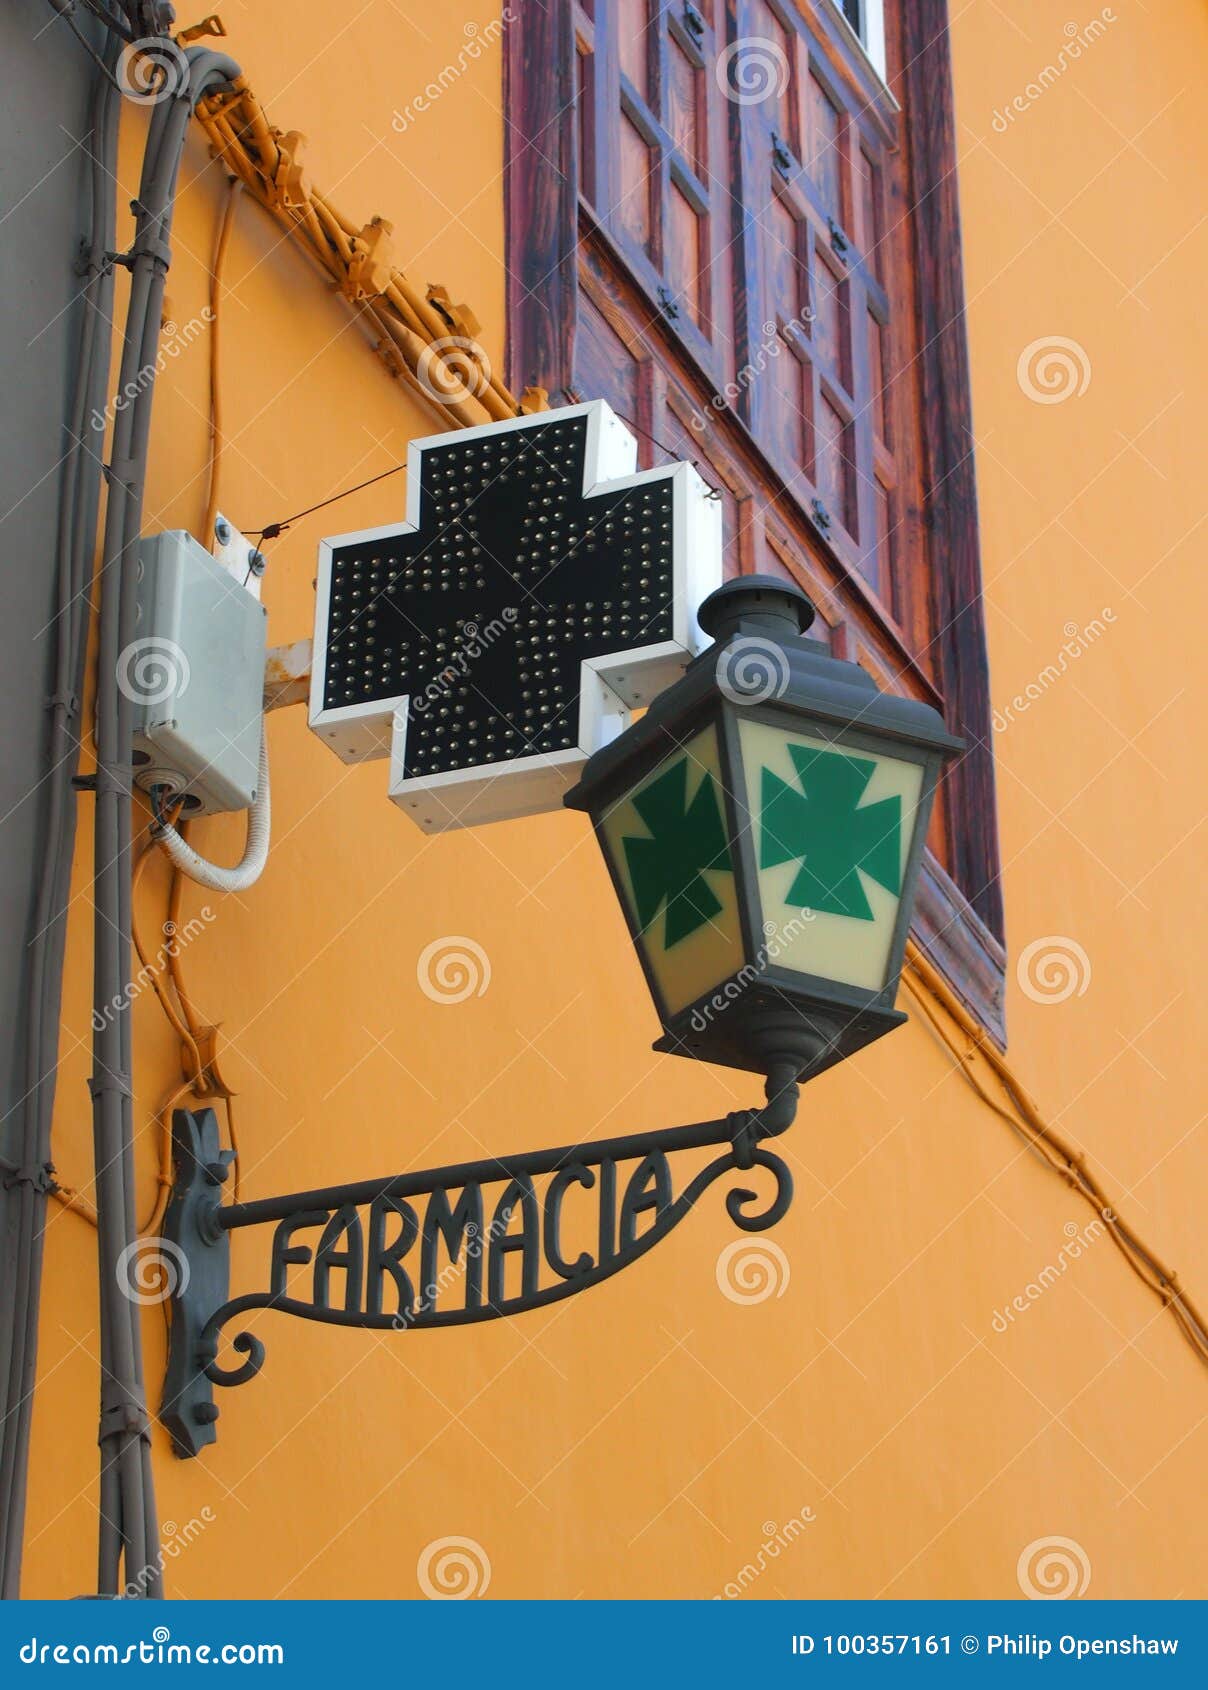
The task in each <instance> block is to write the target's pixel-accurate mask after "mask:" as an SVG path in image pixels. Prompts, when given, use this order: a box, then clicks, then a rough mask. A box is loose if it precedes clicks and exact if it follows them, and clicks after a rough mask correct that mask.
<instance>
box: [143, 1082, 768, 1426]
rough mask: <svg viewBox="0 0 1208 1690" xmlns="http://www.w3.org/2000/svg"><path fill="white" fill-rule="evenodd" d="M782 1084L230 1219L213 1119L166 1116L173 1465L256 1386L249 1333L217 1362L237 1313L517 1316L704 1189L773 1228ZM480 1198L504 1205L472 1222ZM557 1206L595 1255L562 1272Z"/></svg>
mask: <svg viewBox="0 0 1208 1690" xmlns="http://www.w3.org/2000/svg"><path fill="white" fill-rule="evenodd" d="M797 1072H798V1065H797V1064H795V1063H793V1062H792V1061H791V1060H785V1061H783V1062H775V1063H770V1064H769V1073H768V1079H767V1085H766V1094H767V1101H766V1103H765V1104H764V1105H763V1106H762V1107H761V1108H757V1109H742V1110H737V1111H735V1112H733V1113H732V1114H729V1115H725V1116H721V1117H719V1118H718V1119H716V1120H712V1121H700V1122H694V1123H692V1124H690V1125H686V1126H677V1127H667V1128H664V1129H662V1130H661V1131H657V1132H653V1133H635V1134H630V1135H627V1136H623V1137H617V1138H607V1139H597V1140H594V1141H592V1142H590V1143H578V1144H565V1145H561V1146H559V1147H557V1148H555V1149H548V1150H536V1151H526V1152H523V1153H521V1154H519V1155H513V1156H502V1157H487V1158H483V1159H481V1160H479V1161H475V1162H461V1163H455V1164H452V1165H450V1166H448V1167H443V1168H431V1169H426V1170H423V1171H420V1172H414V1173H400V1174H392V1175H387V1176H386V1177H384V1178H381V1179H372V1180H358V1181H353V1182H351V1183H346V1184H343V1185H334V1186H326V1187H323V1188H319V1189H315V1190H310V1191H297V1192H289V1193H286V1194H284V1195H281V1196H277V1197H264V1198H257V1199H255V1200H253V1201H251V1202H246V1203H223V1201H222V1187H223V1185H224V1183H225V1181H226V1179H227V1177H228V1173H229V1164H230V1161H231V1160H232V1157H231V1152H230V1151H224V1150H222V1149H220V1147H219V1138H218V1122H217V1117H216V1116H215V1114H214V1112H213V1110H211V1109H201V1110H197V1111H192V1110H187V1109H178V1110H177V1111H175V1113H174V1115H173V1154H174V1162H175V1170H176V1178H175V1182H174V1185H173V1188H172V1196H171V1200H170V1202H169V1205H168V1210H167V1214H166V1216H165V1222H164V1237H163V1239H162V1240H161V1254H162V1260H163V1263H164V1267H165V1272H166V1277H167V1284H168V1293H169V1301H170V1315H171V1329H170V1342H169V1355H168V1369H167V1375H166V1378H165V1385H164V1397H163V1402H162V1405H161V1409H160V1418H161V1420H162V1421H163V1423H164V1424H165V1425H166V1427H167V1428H168V1431H169V1433H170V1434H171V1437H172V1442H173V1446H174V1448H175V1450H176V1453H177V1454H178V1455H181V1456H192V1455H197V1454H199V1453H200V1451H201V1450H202V1449H203V1448H204V1447H205V1445H206V1444H209V1443H212V1442H213V1441H214V1439H215V1437H216V1435H217V1434H216V1431H215V1425H214V1423H215V1421H216V1420H217V1418H218V1412H219V1411H218V1406H217V1404H216V1403H215V1401H214V1397H213V1387H214V1386H227V1387H229V1386H234V1385H241V1384H244V1383H246V1382H247V1381H248V1380H249V1379H252V1378H254V1377H255V1376H256V1374H257V1373H259V1371H260V1369H261V1367H262V1365H263V1362H264V1356H265V1350H264V1344H263V1342H262V1341H261V1339H260V1338H259V1337H257V1336H256V1335H255V1334H253V1333H252V1332H250V1331H247V1330H242V1329H241V1330H238V1331H236V1332H235V1333H234V1335H233V1337H231V1338H230V1339H229V1343H230V1346H231V1347H232V1348H233V1349H234V1350H235V1351H236V1352H237V1353H238V1354H239V1355H241V1356H242V1357H243V1360H242V1361H241V1362H239V1363H237V1364H234V1365H232V1364H230V1363H224V1362H222V1361H220V1360H219V1353H220V1349H221V1348H222V1347H223V1345H224V1343H225V1341H226V1339H225V1335H224V1328H225V1327H226V1325H227V1323H228V1322H230V1321H233V1320H235V1319H236V1318H238V1317H241V1316H243V1315H245V1314H248V1313H250V1312H251V1311H253V1310H257V1309H272V1310H275V1311H276V1312H279V1313H284V1314H293V1315H297V1316H299V1317H300V1318H302V1319H305V1320H314V1321H320V1322H323V1323H325V1324H329V1325H337V1326H353V1327H359V1328H362V1329H365V1330H371V1331H375V1330H376V1331H383V1330H384V1331H396V1332H407V1331H410V1330H411V1329H412V1328H415V1329H421V1328H424V1327H437V1326H454V1325H467V1324H471V1323H474V1322H477V1321H482V1320H498V1319H502V1318H504V1317H505V1316H508V1315H513V1314H522V1313H524V1312H526V1311H528V1310H531V1309H537V1308H543V1307H545V1306H546V1305H547V1304H551V1303H555V1302H559V1301H561V1300H563V1299H564V1298H566V1297H568V1296H573V1295H575V1294H576V1293H577V1292H579V1291H582V1290H586V1289H587V1287H588V1286H591V1285H596V1284H599V1283H600V1282H601V1281H602V1280H605V1279H610V1278H612V1277H613V1276H615V1275H616V1274H617V1273H619V1272H620V1271H621V1270H622V1269H623V1268H625V1267H627V1266H629V1265H630V1264H631V1263H632V1262H634V1261H636V1260H637V1259H638V1258H639V1257H641V1256H644V1255H646V1254H647V1253H648V1251H650V1250H651V1249H652V1248H653V1247H654V1245H655V1244H657V1243H658V1242H660V1240H661V1239H663V1238H665V1237H666V1236H667V1234H668V1233H669V1232H670V1231H672V1229H673V1228H674V1227H675V1226H677V1225H678V1224H679V1222H680V1221H681V1220H682V1219H683V1217H684V1216H685V1215H686V1214H687V1213H688V1211H689V1210H690V1209H691V1208H693V1207H694V1205H695V1204H696V1203H697V1202H698V1201H699V1199H700V1198H701V1197H702V1196H703V1194H704V1192H705V1191H706V1190H707V1189H708V1188H709V1186H711V1185H712V1184H713V1183H714V1181H715V1180H717V1179H719V1178H721V1177H723V1176H724V1175H727V1174H733V1173H742V1172H745V1171H747V1170H750V1169H753V1168H756V1167H758V1168H762V1169H763V1170H764V1171H765V1173H768V1174H770V1175H771V1176H772V1179H773V1181H774V1185H775V1190H774V1193H773V1195H772V1198H771V1200H770V1201H766V1200H765V1201H762V1203H761V1199H760V1197H759V1194H758V1193H757V1192H756V1191H754V1190H752V1189H750V1188H749V1187H747V1186H746V1185H738V1186H736V1187H734V1188H733V1189H731V1190H730V1191H729V1192H728V1193H727V1196H726V1209H727V1212H728V1214H729V1216H730V1218H731V1220H732V1221H733V1222H734V1223H735V1225H736V1226H738V1227H740V1228H741V1229H742V1230H744V1231H761V1230H763V1229H764V1228H767V1227H770V1226H773V1225H775V1224H776V1222H777V1221H779V1220H781V1219H782V1218H783V1216H784V1214H785V1213H786V1212H787V1210H788V1207H789V1204H790V1202H791V1201H792V1192H793V1185H792V1176H791V1174H790V1172H789V1169H788V1167H787V1166H786V1164H785V1163H784V1162H783V1161H782V1160H781V1158H780V1157H779V1156H776V1155H774V1154H772V1152H771V1151H769V1150H768V1149H767V1148H766V1141H767V1140H769V1139H772V1138H775V1137H778V1136H779V1135H780V1134H781V1133H783V1132H785V1131H787V1130H788V1128H789V1127H790V1126H791V1125H792V1122H793V1119H794V1116H795V1114H796V1108H797V1095H798V1089H797ZM710 1148H715V1149H716V1150H717V1151H718V1154H717V1155H716V1156H714V1157H713V1158H712V1159H710V1160H709V1161H707V1162H706V1163H705V1165H704V1166H698V1167H696V1169H695V1171H692V1172H690V1173H688V1174H687V1175H686V1177H685V1178H684V1179H683V1180H682V1181H680V1182H679V1183H678V1188H677V1179H676V1174H675V1172H674V1171H673V1168H672V1164H671V1161H670V1158H672V1157H674V1156H676V1155H678V1154H679V1153H681V1152H691V1151H699V1150H706V1149H710ZM538 1182H542V1185H541V1189H540V1190H539V1189H538ZM492 1186H502V1187H503V1191H502V1194H501V1195H500V1196H499V1197H498V1199H497V1200H496V1201H495V1202H494V1203H493V1205H488V1203H487V1202H486V1200H485V1198H484V1189H485V1188H489V1187H492ZM572 1193H575V1194H576V1196H575V1201H576V1205H577V1207H578V1209H579V1216H580V1223H582V1220H583V1218H584V1217H583V1205H584V1193H586V1194H587V1197H586V1201H587V1202H588V1203H590V1204H591V1205H593V1206H594V1211H595V1214H594V1222H595V1224H594V1226H592V1227H591V1237H592V1240H593V1247H592V1248H590V1249H588V1248H583V1249H581V1250H580V1251H579V1253H578V1254H577V1255H575V1256H573V1257H572V1258H570V1259H568V1257H567V1255H566V1254H564V1250H563V1236H562V1234H563V1213H562V1212H563V1206H564V1204H565V1203H566V1201H567V1199H568V1197H569V1196H570V1195H571V1194H572ZM488 1210H489V1212H488ZM362 1211H365V1213H364V1215H363V1214H362ZM259 1226H271V1227H273V1229H274V1231H273V1235H272V1243H271V1247H270V1251H269V1262H268V1268H267V1272H266V1273H265V1274H264V1276H263V1279H262V1283H261V1288H259V1289H256V1290H252V1291H248V1292H245V1293H243V1294H241V1295H238V1296H235V1297H232V1296H231V1295H230V1237H231V1234H232V1233H234V1232H242V1231H244V1230H245V1229H250V1228H255V1227H259ZM578 1230H579V1232H580V1233H581V1234H582V1233H583V1227H582V1224H580V1226H579V1228H578ZM308 1233H309V1238H308V1239H307V1240H306V1241H303V1239H302V1238H301V1237H299V1236H298V1235H300V1234H302V1235H305V1234H308ZM316 1233H317V1237H316ZM583 1241H584V1240H583V1239H582V1238H581V1240H580V1242H583ZM300 1269H306V1270H308V1271H306V1272H299V1271H298V1270H300ZM417 1270H418V1271H417ZM517 1281H518V1282H519V1283H518V1285H517Z"/></svg>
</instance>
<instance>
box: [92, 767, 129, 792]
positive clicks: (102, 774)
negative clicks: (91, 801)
mask: <svg viewBox="0 0 1208 1690" xmlns="http://www.w3.org/2000/svg"><path fill="white" fill-rule="evenodd" d="M82 778H83V779H84V780H86V781H87V782H88V783H89V789H90V790H91V791H93V792H95V793H96V794H97V796H98V797H101V796H103V795H104V794H105V793H115V794H116V795H117V797H119V798H129V796H130V789H131V787H132V786H133V784H134V764H133V763H98V764H97V766H96V768H95V769H94V770H93V772H92V774H91V775H85V776H83V777H82Z"/></svg>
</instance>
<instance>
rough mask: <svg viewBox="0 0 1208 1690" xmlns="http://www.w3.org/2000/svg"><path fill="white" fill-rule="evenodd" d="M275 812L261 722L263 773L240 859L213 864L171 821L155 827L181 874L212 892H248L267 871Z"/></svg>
mask: <svg viewBox="0 0 1208 1690" xmlns="http://www.w3.org/2000/svg"><path fill="white" fill-rule="evenodd" d="M271 820H272V811H271V806H270V803H269V791H268V735H267V733H266V732H265V724H264V721H263V719H262V720H261V723H260V772H259V774H258V775H257V776H256V802H255V803H254V804H253V805H252V807H251V809H250V810H249V811H248V818H247V843H246V845H245V846H244V848H243V856H242V858H241V860H240V861H239V862H237V863H235V864H234V865H233V866H232V867H231V868H224V867H223V866H222V865H221V864H220V863H211V862H209V861H208V860H207V859H206V858H205V857H203V856H202V855H201V854H200V852H198V851H195V850H194V849H193V847H192V846H191V845H190V844H189V843H188V842H187V841H186V840H185V839H183V838H182V837H181V835H180V834H179V833H178V832H177V831H176V829H175V828H174V827H172V826H171V825H170V824H169V823H167V822H164V823H162V824H161V825H159V826H157V827H156V829H155V836H156V838H157V839H158V840H159V842H160V844H161V845H162V846H163V848H164V850H165V851H166V852H167V853H168V855H169V857H171V859H172V861H173V863H175V865H176V867H177V868H178V869H179V870H180V872H181V873H182V874H187V875H188V877H189V879H190V880H196V881H197V882H198V884H199V885H201V886H208V887H209V889H210V890H211V892H246V891H247V889H248V887H249V886H254V885H255V884H256V882H257V881H258V880H259V878H260V876H261V875H262V874H263V872H264V865H265V863H266V862H267V861H268V840H269V832H270V830H271Z"/></svg>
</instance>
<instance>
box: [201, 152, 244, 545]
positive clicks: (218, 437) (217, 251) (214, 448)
mask: <svg viewBox="0 0 1208 1690" xmlns="http://www.w3.org/2000/svg"><path fill="white" fill-rule="evenodd" d="M242 189H243V183H242V182H241V181H240V180H239V178H238V176H232V177H231V179H230V185H229V187H228V189H227V199H226V204H225V205H224V206H223V209H222V220H221V222H220V223H219V225H218V235H217V238H216V239H215V242H214V257H213V260H212V261H211V264H210V475H209V487H208V492H207V496H206V508H205V515H204V516H203V517H202V525H201V539H202V544H203V545H205V546H208V545H209V544H210V542H211V541H212V539H213V537H214V523H215V521H216V520H217V516H218V478H219V475H220V473H221V470H222V451H223V446H224V444H225V442H224V440H223V437H222V402H221V388H220V385H219V375H220V365H219V353H220V339H219V313H220V311H221V308H222V266H223V261H224V259H225V258H226V252H227V247H228V246H229V245H230V240H231V229H232V228H233V226H234V223H235V201H236V200H237V199H238V198H239V195H240V193H241V191H242Z"/></svg>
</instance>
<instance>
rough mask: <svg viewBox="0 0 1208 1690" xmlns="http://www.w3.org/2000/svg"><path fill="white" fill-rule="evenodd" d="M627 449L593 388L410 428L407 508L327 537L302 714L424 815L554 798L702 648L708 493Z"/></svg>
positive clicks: (461, 817)
mask: <svg viewBox="0 0 1208 1690" xmlns="http://www.w3.org/2000/svg"><path fill="white" fill-rule="evenodd" d="M636 462H637V443H636V441H635V440H634V437H633V435H632V434H630V432H629V430H628V429H626V428H625V427H624V425H623V424H622V423H621V422H620V421H619V419H618V418H617V417H616V416H615V415H614V414H613V413H612V411H611V410H610V409H609V408H608V406H607V405H606V404H604V403H603V401H600V400H596V401H594V402H592V403H591V404H587V405H574V406H570V407H567V408H566V409H563V410H556V411H547V412H543V413H540V414H538V415H535V416H525V417H516V418H513V419H512V420H510V421H508V422H504V423H494V424H490V425H488V426H487V427H485V428H471V429H463V430H460V431H458V432H456V433H453V434H445V435H438V436H436V437H435V438H432V439H427V440H417V441H414V442H413V443H412V444H411V446H410V448H409V450H408V459H407V520H406V522H404V523H400V524H396V525H393V526H390V527H386V528H374V529H368V530H365V531H363V532H361V533H356V534H344V535H341V536H339V538H337V539H332V540H327V541H324V543H323V545H322V547H321V548H320V556H319V575H318V583H317V586H318V600H317V610H316V622H315V644H314V665H313V670H312V680H311V703H310V725H311V727H312V728H313V729H314V731H315V732H316V733H317V734H319V735H320V737H321V738H322V739H324V740H325V741H326V742H327V743H328V744H329V745H330V746H331V748H332V749H333V750H334V751H335V752H337V753H338V755H339V756H341V757H343V758H344V759H345V760H346V761H348V762H360V761H361V760H363V759H367V758H372V757H387V756H388V757H389V758H390V764H391V767H390V796H391V797H392V798H393V799H394V801H395V802H396V803H397V804H399V805H401V806H402V807H403V808H404V809H405V810H406V811H407V812H408V814H409V815H411V817H412V818H413V819H414V820H415V821H416V822H418V824H419V825H420V826H421V827H423V828H425V829H428V830H430V831H441V830H442V829H445V828H449V827H457V826H465V825H467V824H470V823H477V822H484V821H496V820H501V819H504V818H506V817H509V816H521V815H532V814H534V813H536V812H537V811H540V810H550V809H556V808H557V807H558V806H559V805H560V804H561V801H562V796H563V793H564V792H565V791H566V789H567V787H569V786H570V785H571V784H572V783H573V781H574V779H575V778H576V776H577V774H578V771H579V769H580V767H581V766H582V764H583V762H584V761H585V759H586V758H587V757H588V756H589V755H590V754H591V752H593V751H596V750H598V749H599V748H600V746H602V745H604V744H606V743H607V742H608V740H609V739H611V738H613V737H615V735H616V734H617V732H618V731H620V729H622V728H624V727H625V726H626V724H627V723H628V721H629V713H630V711H631V710H633V709H635V708H637V707H639V706H642V705H646V704H648V703H649V702H650V700H651V699H652V698H653V697H654V696H655V694H656V693H658V692H659V691H660V690H661V689H662V688H663V687H665V686H667V685H669V684H670V683H671V682H672V681H673V680H675V679H676V678H677V676H678V675H679V674H680V673H681V672H682V670H683V668H684V665H685V663H686V662H687V660H688V658H689V657H690V656H691V655H692V653H693V651H695V650H699V649H700V646H701V644H702V643H703V642H702V641H701V638H700V635H699V632H698V630H697V626H696V620H695V614H694V613H695V611H696V609H697V606H698V605H699V604H700V602H701V600H702V599H703V598H704V597H705V595H706V594H707V593H708V592H710V591H712V589H713V588H714V587H716V586H718V585H719V584H720V581H721V511H720V506H719V505H718V503H717V501H716V500H715V499H713V498H712V497H711V496H710V494H709V490H708V488H707V487H706V486H705V484H704V482H703V481H702V480H701V478H700V476H699V475H697V473H696V471H695V470H694V469H693V468H692V467H691V465H689V464H670V465H666V466H664V467H663V468H660V469H653V470H647V471H644V472H641V473H635V465H636Z"/></svg>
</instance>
